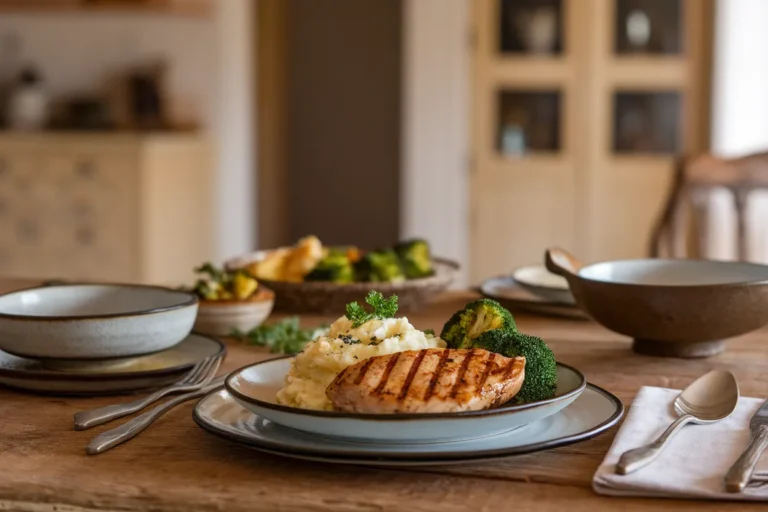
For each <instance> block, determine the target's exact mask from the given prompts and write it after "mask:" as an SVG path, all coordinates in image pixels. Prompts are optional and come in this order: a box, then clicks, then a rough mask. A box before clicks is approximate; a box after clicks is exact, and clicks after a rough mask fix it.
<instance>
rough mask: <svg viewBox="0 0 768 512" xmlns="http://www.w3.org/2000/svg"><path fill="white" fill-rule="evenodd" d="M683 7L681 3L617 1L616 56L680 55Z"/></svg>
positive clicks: (634, 0) (678, 0) (648, 0)
mask: <svg viewBox="0 0 768 512" xmlns="http://www.w3.org/2000/svg"><path fill="white" fill-rule="evenodd" d="M680 4H681V2H680V0H617V1H616V53H620V54H626V53H650V54H677V53H680V52H681V49H682V39H683V37H682V34H683V28H682V27H683V22H682V15H681V11H682V7H681V5H680Z"/></svg>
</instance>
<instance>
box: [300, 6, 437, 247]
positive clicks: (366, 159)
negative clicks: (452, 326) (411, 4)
mask: <svg viewBox="0 0 768 512" xmlns="http://www.w3.org/2000/svg"><path fill="white" fill-rule="evenodd" d="M401 27H402V19H401V2H400V1H398V0H365V1H360V0H323V1H321V2H320V1H315V0H292V1H291V3H290V8H289V13H288V30H287V34H288V35H287V37H288V94H287V98H286V105H287V109H288V112H287V116H288V131H287V137H286V146H287V152H288V156H287V165H288V169H289V210H290V222H289V233H290V236H291V237H292V238H296V237H299V236H302V235H305V234H309V233H313V234H316V235H318V236H320V238H321V239H322V240H323V241H324V242H326V243H332V244H338V243H356V244H358V245H360V246H362V247H375V246H379V245H382V244H389V243H392V242H393V241H395V240H396V239H397V238H398V225H399V171H400V128H401V127H400V118H401V116H400V110H401V100H400V98H401V67H402V65H401V61H402V59H401V51H400V50H401ZM425 193H426V191H425Z"/></svg>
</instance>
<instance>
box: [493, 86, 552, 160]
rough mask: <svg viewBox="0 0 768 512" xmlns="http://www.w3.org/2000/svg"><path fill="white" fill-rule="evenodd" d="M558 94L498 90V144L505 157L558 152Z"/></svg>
mask: <svg viewBox="0 0 768 512" xmlns="http://www.w3.org/2000/svg"><path fill="white" fill-rule="evenodd" d="M560 103H561V101H560V92H559V91H512V90H506V91H501V93H500V94H499V117H498V127H499V133H498V141H499V143H498V144H499V145H498V148H499V151H500V152H501V153H503V154H505V155H521V154H524V153H526V152H529V151H536V152H554V151H558V150H559V149H560V110H561V109H560Z"/></svg>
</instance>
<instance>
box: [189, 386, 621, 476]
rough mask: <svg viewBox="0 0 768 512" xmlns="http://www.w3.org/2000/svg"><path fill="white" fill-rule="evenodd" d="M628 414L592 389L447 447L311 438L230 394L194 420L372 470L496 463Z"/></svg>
mask: <svg viewBox="0 0 768 512" xmlns="http://www.w3.org/2000/svg"><path fill="white" fill-rule="evenodd" d="M623 414H624V406H623V405H622V403H621V401H620V400H619V399H618V398H616V397H615V396H614V395H612V394H611V393H609V392H608V391H605V390H604V389H601V388H599V387H597V386H594V385H592V384H588V385H587V387H586V389H585V391H584V392H583V393H582V394H581V395H580V396H579V397H578V398H577V399H576V400H575V401H574V402H573V403H572V404H571V405H570V406H568V407H567V408H565V409H563V410H561V411H560V412H558V413H556V414H553V415H551V416H549V417H547V418H543V419H540V420H538V421H535V422H533V423H529V424H528V425H525V426H523V427H520V428H517V429H514V430H511V431H508V432H505V433H501V434H497V435H494V436H488V437H484V438H481V439H473V440H470V441H457V442H447V443H423V444H391V443H361V442H355V441H350V440H343V439H338V438H329V437H321V436H317V435H313V434H307V433H305V432H301V431H298V430H294V429H290V428H286V427H284V426H281V425H278V424H277V423H274V422H272V421H270V420H268V419H266V418H264V417H261V416H258V415H254V414H253V413H251V412H250V411H248V410H247V409H245V408H243V407H242V406H241V405H240V404H239V403H238V402H237V401H236V400H235V399H234V398H233V397H232V395H230V394H229V393H228V392H227V391H226V390H224V389H221V390H218V391H214V392H212V393H210V394H209V395H207V396H206V397H205V398H203V399H202V400H201V401H200V402H199V403H198V404H197V406H196V407H195V409H194V412H193V418H194V420H195V422H196V423H197V424H198V425H199V426H200V427H201V428H203V429H204V430H206V431H208V432H211V433H213V434H215V435H217V436H221V437H223V438H225V439H228V440H230V441H235V442H237V443H240V444H242V445H245V446H248V447H250V448H255V449H257V450H260V451H264V452H268V453H273V454H277V455H282V456H286V457H293V458H298V459H307V460H315V461H321V462H332V463H340V464H357V465H370V466H428V465H445V464H461V463H467V462H477V461H481V460H491V459H495V458H499V457H508V456H511V455H521V454H525V453H531V452H536V451H541V450H547V449H550V448H555V447H558V446H564V445H567V444H571V443H576V442H579V441H584V440H586V439H591V438H592V437H595V436H596V435H598V434H600V433H601V432H604V431H605V430H607V429H608V428H610V427H612V426H613V425H615V424H616V423H617V422H618V421H619V420H620V419H621V417H622V415H623Z"/></svg>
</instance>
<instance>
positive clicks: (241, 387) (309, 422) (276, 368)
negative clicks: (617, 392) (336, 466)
mask: <svg viewBox="0 0 768 512" xmlns="http://www.w3.org/2000/svg"><path fill="white" fill-rule="evenodd" d="M290 365H291V358H290V357H282V358H279V359H270V360H268V361H262V362H259V363H256V364H253V365H250V366H246V367H245V368H241V369H240V370H235V371H234V372H232V373H231V374H230V375H229V376H228V377H227V380H226V382H225V386H226V388H227V391H229V393H230V394H231V395H232V396H233V397H234V399H235V400H236V401H237V402H238V403H239V404H240V405H242V406H243V407H245V408H246V409H248V410H250V411H251V412H253V413H254V414H257V415H258V416H260V417H262V418H266V419H269V420H271V421H274V422H275V423H278V424H280V425H283V426H286V427H290V428H293V429H296V430H301V431H304V432H309V433H312V434H316V435H322V436H328V437H337V438H344V439H355V440H358V441H366V442H376V443H434V442H445V441H455V440H459V439H477V438H482V437H487V436H490V435H495V434H498V433H500V432H506V431H509V430H511V429H514V428H517V427H520V426H522V425H525V424H527V423H531V422H532V421H537V420H540V419H542V418H546V417H547V416H551V415H552V414H555V413H556V412H558V411H560V410H561V409H563V408H564V407H567V406H568V405H569V404H570V403H571V402H573V401H574V400H575V399H576V398H578V396H579V395H580V394H581V392H582V391H584V387H585V386H586V380H585V379H584V376H583V375H582V374H581V372H579V371H578V370H576V369H575V368H571V367H570V366H566V365H563V364H559V363H558V368H557V369H558V374H557V377H558V382H557V392H556V396H555V397H554V398H551V399H549V400H542V401H539V402H532V403H529V404H524V405H502V406H500V407H496V408H493V409H488V410H484V411H471V412H459V413H440V414H355V413H342V412H333V411H313V410H307V409H299V408H296V407H287V406H285V405H279V404H278V403H277V400H276V399H275V394H276V393H277V391H278V390H279V389H280V388H282V387H283V382H284V379H285V374H286V373H288V369H289V368H290Z"/></svg>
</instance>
